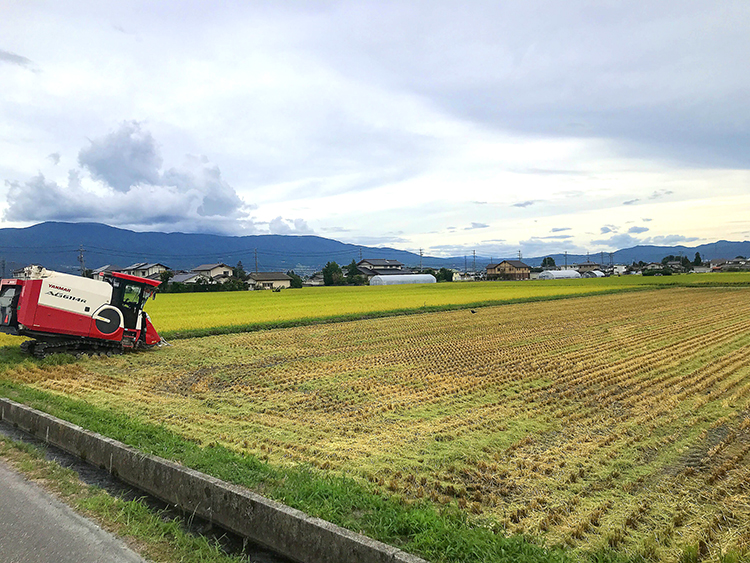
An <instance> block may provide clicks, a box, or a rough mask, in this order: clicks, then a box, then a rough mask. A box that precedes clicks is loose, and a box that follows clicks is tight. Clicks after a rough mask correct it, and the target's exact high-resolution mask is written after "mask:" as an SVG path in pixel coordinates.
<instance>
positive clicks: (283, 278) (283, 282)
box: [248, 272, 292, 289]
mask: <svg viewBox="0 0 750 563" xmlns="http://www.w3.org/2000/svg"><path fill="white" fill-rule="evenodd" d="M248 283H249V284H250V286H251V287H252V288H253V289H283V288H289V287H291V286H292V278H290V277H289V276H287V275H286V274H285V273H284V272H254V273H252V274H250V276H249V278H248Z"/></svg>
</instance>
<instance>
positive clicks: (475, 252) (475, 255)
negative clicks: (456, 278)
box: [471, 250, 477, 274]
mask: <svg viewBox="0 0 750 563" xmlns="http://www.w3.org/2000/svg"><path fill="white" fill-rule="evenodd" d="M471 252H472V253H473V254H474V266H472V268H473V269H474V273H475V274H476V273H477V251H476V250H472V251H471Z"/></svg>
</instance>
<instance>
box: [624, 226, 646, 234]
mask: <svg viewBox="0 0 750 563" xmlns="http://www.w3.org/2000/svg"><path fill="white" fill-rule="evenodd" d="M648 230H649V229H648V227H630V228H629V229H628V232H629V233H633V234H640V233H645V232H647V231H648Z"/></svg>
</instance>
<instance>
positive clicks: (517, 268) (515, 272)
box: [487, 260, 531, 280]
mask: <svg viewBox="0 0 750 563" xmlns="http://www.w3.org/2000/svg"><path fill="white" fill-rule="evenodd" d="M530 277H531V268H530V267H529V266H527V265H526V264H524V263H523V262H521V261H520V260H503V261H502V262H500V263H499V264H487V279H488V280H528V279H529V278H530Z"/></svg>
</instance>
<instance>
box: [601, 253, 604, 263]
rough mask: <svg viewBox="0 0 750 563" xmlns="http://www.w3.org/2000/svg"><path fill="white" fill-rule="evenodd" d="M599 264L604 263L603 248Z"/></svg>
mask: <svg viewBox="0 0 750 563" xmlns="http://www.w3.org/2000/svg"><path fill="white" fill-rule="evenodd" d="M601 264H604V251H603V250H602V260H601Z"/></svg>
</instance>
